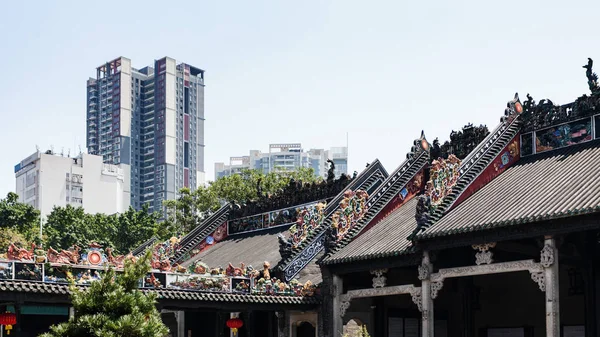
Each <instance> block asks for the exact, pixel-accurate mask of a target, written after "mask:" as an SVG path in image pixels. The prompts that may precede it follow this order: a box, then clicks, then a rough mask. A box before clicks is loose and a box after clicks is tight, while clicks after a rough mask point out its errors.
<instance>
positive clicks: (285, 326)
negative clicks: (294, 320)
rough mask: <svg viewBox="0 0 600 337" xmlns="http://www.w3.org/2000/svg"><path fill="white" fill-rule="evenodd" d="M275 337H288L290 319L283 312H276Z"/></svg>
mask: <svg viewBox="0 0 600 337" xmlns="http://www.w3.org/2000/svg"><path fill="white" fill-rule="evenodd" d="M275 316H277V337H290V318H289V315H288V314H287V312H285V311H276V312H275Z"/></svg>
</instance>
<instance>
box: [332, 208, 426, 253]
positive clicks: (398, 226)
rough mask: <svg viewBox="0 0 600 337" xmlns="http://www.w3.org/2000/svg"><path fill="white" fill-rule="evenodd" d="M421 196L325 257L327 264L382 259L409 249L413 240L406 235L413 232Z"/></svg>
mask: <svg viewBox="0 0 600 337" xmlns="http://www.w3.org/2000/svg"><path fill="white" fill-rule="evenodd" d="M416 205H417V198H413V199H411V200H409V201H408V202H406V203H405V204H404V205H402V206H400V207H399V208H397V209H395V210H393V211H392V212H391V213H390V214H389V215H387V216H386V217H385V218H383V220H381V221H380V222H379V223H377V224H375V226H373V227H372V228H370V229H369V230H367V231H365V232H364V233H362V234H361V235H360V236H358V237H357V238H355V239H354V240H353V241H352V242H350V243H349V244H348V245H347V246H345V247H343V248H341V249H340V250H338V251H337V252H336V253H335V254H333V255H331V256H329V257H327V258H326V259H324V260H323V263H324V264H335V263H345V262H352V261H358V260H367V259H373V258H381V257H387V256H393V255H399V254H402V253H405V252H407V249H408V248H410V246H411V242H410V241H409V240H407V239H406V237H407V236H408V235H409V234H410V233H411V232H412V231H413V229H414V228H415V226H416V225H417V222H416V220H415V207H416Z"/></svg>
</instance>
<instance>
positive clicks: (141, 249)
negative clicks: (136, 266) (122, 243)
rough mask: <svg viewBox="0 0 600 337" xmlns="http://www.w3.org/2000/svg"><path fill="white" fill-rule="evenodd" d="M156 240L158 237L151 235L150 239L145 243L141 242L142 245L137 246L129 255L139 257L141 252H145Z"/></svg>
mask: <svg viewBox="0 0 600 337" xmlns="http://www.w3.org/2000/svg"><path fill="white" fill-rule="evenodd" d="M157 240H158V236H156V235H153V236H152V237H151V238H150V239H148V240H146V241H145V242H143V243H142V244H140V245H139V246H137V247H136V248H135V249H133V250H132V251H131V254H133V255H134V256H138V255H141V254H142V253H143V252H145V251H146V250H147V249H148V247H149V246H151V245H152V244H153V243H154V242H156V241H157Z"/></svg>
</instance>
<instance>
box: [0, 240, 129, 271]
mask: <svg viewBox="0 0 600 337" xmlns="http://www.w3.org/2000/svg"><path fill="white" fill-rule="evenodd" d="M1 255H2V256H1V257H0V258H5V259H7V260H9V261H14V262H21V263H49V264H51V265H67V266H78V267H98V268H100V267H104V266H112V267H115V268H123V265H124V263H125V261H127V260H131V261H135V260H136V259H137V258H136V257H135V256H133V254H132V253H129V254H126V255H116V256H115V255H113V249H112V248H111V247H107V248H106V249H104V248H103V247H102V246H101V245H99V244H98V243H96V242H92V243H90V244H89V245H88V248H87V249H83V251H82V249H81V248H80V247H79V246H77V245H73V246H71V247H70V248H69V249H61V250H60V251H57V250H55V249H54V248H52V247H49V248H48V250H47V251H44V250H42V249H36V245H35V244H31V250H27V249H25V248H22V247H18V246H17V245H15V244H14V243H11V244H10V245H9V246H8V249H7V252H6V254H1Z"/></svg>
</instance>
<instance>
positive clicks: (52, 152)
mask: <svg viewBox="0 0 600 337" xmlns="http://www.w3.org/2000/svg"><path fill="white" fill-rule="evenodd" d="M50 154H54V145H50Z"/></svg>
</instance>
